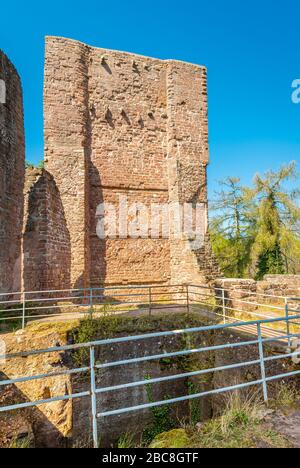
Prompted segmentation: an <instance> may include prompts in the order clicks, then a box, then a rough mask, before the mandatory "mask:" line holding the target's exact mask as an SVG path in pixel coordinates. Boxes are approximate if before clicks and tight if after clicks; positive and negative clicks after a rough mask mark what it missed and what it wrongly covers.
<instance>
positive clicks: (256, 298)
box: [215, 275, 300, 318]
mask: <svg viewBox="0 0 300 468" xmlns="http://www.w3.org/2000/svg"><path fill="white" fill-rule="evenodd" d="M215 286H216V288H217V289H216V292H218V296H220V297H221V292H220V290H219V288H224V289H225V297H226V302H227V305H228V306H230V307H233V308H235V309H241V310H242V311H247V310H248V311H254V310H255V308H257V309H262V311H264V310H267V309H264V307H260V306H259V305H258V306H257V307H255V305H253V303H255V302H256V303H258V304H267V305H269V306H272V305H274V306H281V307H282V306H284V303H285V298H300V275H266V276H265V277H264V278H263V280H262V281H255V280H253V279H236V278H221V279H218V280H216V281H215ZM247 302H248V304H247ZM251 303H252V304H251ZM290 307H291V308H294V309H300V301H290ZM261 318H263V317H261Z"/></svg>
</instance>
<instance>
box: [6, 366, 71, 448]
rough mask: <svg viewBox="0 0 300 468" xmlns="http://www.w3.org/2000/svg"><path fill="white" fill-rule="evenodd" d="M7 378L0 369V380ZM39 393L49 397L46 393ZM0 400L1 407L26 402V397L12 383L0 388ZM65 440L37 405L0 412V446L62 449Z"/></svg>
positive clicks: (66, 439)
mask: <svg viewBox="0 0 300 468" xmlns="http://www.w3.org/2000/svg"><path fill="white" fill-rule="evenodd" d="M8 378H9V377H8V376H7V375H6V374H5V373H3V372H1V371H0V380H7V379H8ZM45 392H47V389H46V388H45ZM49 392H50V390H49ZM43 396H44V397H45V398H49V397H50V395H48V396H47V395H46V394H44V395H43ZM0 402H1V406H9V405H12V404H15V403H28V402H30V399H28V397H27V396H26V395H25V394H24V393H23V392H22V391H21V390H20V389H19V388H18V387H17V386H16V385H10V386H6V387H0ZM52 404H53V405H55V403H52ZM68 440H69V439H68V438H66V437H65V436H64V435H63V434H62V433H61V432H60V431H59V429H58V428H57V427H56V426H55V425H54V424H52V423H51V421H49V419H48V418H47V417H46V416H45V415H44V414H43V413H42V411H40V410H39V409H38V408H37V407H34V408H24V409H21V410H18V411H9V412H5V413H0V448H10V447H12V446H13V447H14V446H16V447H18V446H23V445H25V446H26V447H27V446H29V447H36V448H52V447H56V448H66V447H67V446H68Z"/></svg>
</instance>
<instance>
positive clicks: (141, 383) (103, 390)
mask: <svg viewBox="0 0 300 468" xmlns="http://www.w3.org/2000/svg"><path fill="white" fill-rule="evenodd" d="M299 354H300V353H299ZM257 364H260V360H259V359H258V360H257V361H250V362H243V363H237V364H232V365H229V366H222V367H215V368H212V369H202V370H199V371H193V372H186V373H184V374H176V375H168V376H167V377H158V378H155V379H144V380H140V381H138V382H130V383H126V384H125V383H124V384H122V385H115V386H112V387H103V388H100V389H97V390H96V393H106V392H112V391H114V390H124V389H127V388H132V387H140V386H144V385H150V384H154V383H158V382H166V381H169V380H180V379H185V378H187V377H194V376H196V375H203V374H210V373H212V372H221V371H226V370H230V369H238V368H241V367H247V366H252V365H257Z"/></svg>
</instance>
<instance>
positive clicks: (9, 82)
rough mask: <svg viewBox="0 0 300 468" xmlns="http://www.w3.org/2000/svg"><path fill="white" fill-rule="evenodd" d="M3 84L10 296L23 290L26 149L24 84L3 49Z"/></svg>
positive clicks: (0, 225)
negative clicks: (11, 293)
mask: <svg viewBox="0 0 300 468" xmlns="http://www.w3.org/2000/svg"><path fill="white" fill-rule="evenodd" d="M0 81H1V82H2V83H4V84H5V86H2V91H3V89H4V88H5V93H4V94H3V92H2V93H1V95H2V99H1V101H0V293H4V292H5V293H6V292H10V291H12V290H14V291H20V288H21V232H22V216H23V185H24V172H25V146H24V122H23V99H22V88H21V82H20V78H19V76H18V73H17V71H16V70H15V68H14V66H13V65H12V63H11V62H10V61H9V60H8V58H7V57H6V55H5V54H4V53H3V52H2V51H1V50H0ZM0 91H1V90H0Z"/></svg>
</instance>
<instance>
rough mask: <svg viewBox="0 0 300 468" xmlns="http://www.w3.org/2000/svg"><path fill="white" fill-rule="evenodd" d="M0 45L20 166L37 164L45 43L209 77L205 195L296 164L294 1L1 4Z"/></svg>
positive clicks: (298, 11)
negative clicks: (11, 73)
mask: <svg viewBox="0 0 300 468" xmlns="http://www.w3.org/2000/svg"><path fill="white" fill-rule="evenodd" d="M0 17H1V27H0V47H1V49H3V50H4V51H5V53H6V54H7V55H8V56H9V57H10V59H11V60H12V61H13V62H14V64H15V65H16V67H17V69H18V71H19V73H20V75H21V77H22V81H23V88H24V103H25V126H26V144H27V159H28V160H30V161H32V162H38V161H39V160H41V159H42V157H43V120H42V86H43V59H44V36H45V35H58V36H65V37H70V38H73V39H78V40H81V41H83V42H86V43H88V44H90V45H94V46H98V47H107V48H110V49H118V50H124V51H129V52H136V53H139V54H143V55H149V56H153V57H158V58H162V59H164V58H174V59H179V60H185V61H190V62H194V63H198V64H203V65H206V66H207V67H208V73H209V75H208V77H209V132H210V152H211V164H210V167H209V189H210V194H212V192H213V190H214V189H215V188H216V187H217V183H216V181H217V180H219V179H222V178H224V177H226V176H227V175H233V176H236V177H241V179H242V181H243V182H244V183H249V182H250V181H251V179H252V176H253V174H254V173H255V172H257V171H259V172H263V171H265V170H267V169H275V168H277V167H279V166H280V165H281V164H282V163H285V162H289V161H291V160H297V161H298V162H300V125H299V124H300V104H298V105H295V104H293V103H292V100H291V93H292V88H291V84H292V81H293V80H295V79H299V78H300V65H299V23H300V2H299V0H298V2H297V1H296V0H295V1H294V0H286V1H282V0H276V1H274V0H273V1H271V0H251V1H246V0H244V1H243V0H239V1H238V0H226V1H225V0H222V1H221V0H210V1H207V0H205V1H204V0H185V1H178V0H173V1H171V0H160V1H159V0H151V1H148V0H144V1H140V0H139V1H137V0H131V1H125V0H114V1H113V2H108V1H107V0H106V1H103V0H89V1H88V2H82V1H77V0H72V1H70V0H64V1H58V0H52V1H51V2H40V1H39V2H33V1H27V2H23V1H22V2H18V1H12V2H2V3H1V6H0Z"/></svg>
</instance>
